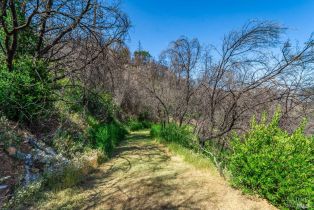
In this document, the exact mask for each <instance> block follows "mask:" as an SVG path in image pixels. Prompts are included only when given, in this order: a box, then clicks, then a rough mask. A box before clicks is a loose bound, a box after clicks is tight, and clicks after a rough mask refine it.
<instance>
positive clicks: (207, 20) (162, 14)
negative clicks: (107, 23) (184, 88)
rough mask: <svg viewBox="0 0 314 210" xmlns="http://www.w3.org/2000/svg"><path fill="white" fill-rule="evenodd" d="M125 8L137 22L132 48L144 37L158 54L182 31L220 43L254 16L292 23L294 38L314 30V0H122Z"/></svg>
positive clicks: (303, 37)
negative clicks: (231, 31)
mask: <svg viewBox="0 0 314 210" xmlns="http://www.w3.org/2000/svg"><path fill="white" fill-rule="evenodd" d="M122 9H123V10H124V11H125V12H126V13H127V14H128V15H129V17H130V19H131V21H132V24H133V28H132V29H131V30H130V40H129V41H128V42H127V43H128V45H129V46H130V48H131V50H132V51H134V50H136V49H137V47H138V41H139V40H140V41H141V44H142V47H143V49H145V50H148V51H149V52H150V53H151V54H152V55H153V56H154V57H158V55H159V53H160V52H161V51H162V50H163V49H165V48H166V47H167V46H168V43H169V42H170V41H173V40H175V39H177V38H179V37H180V36H181V35H185V36H187V37H189V38H198V39H199V40H200V42H201V43H202V44H215V45H218V46H219V43H221V40H222V38H223V35H224V34H225V33H227V32H228V31H230V30H233V29H237V28H239V27H241V26H242V25H243V24H244V23H246V22H247V21H248V20H252V19H259V20H273V21H276V22H279V23H281V24H283V25H285V26H287V27H289V28H290V29H289V31H288V33H287V36H288V37H289V38H290V39H291V40H292V41H296V40H299V41H300V42H304V41H305V40H306V39H307V38H308V37H309V36H310V34H311V33H312V32H314V0H122Z"/></svg>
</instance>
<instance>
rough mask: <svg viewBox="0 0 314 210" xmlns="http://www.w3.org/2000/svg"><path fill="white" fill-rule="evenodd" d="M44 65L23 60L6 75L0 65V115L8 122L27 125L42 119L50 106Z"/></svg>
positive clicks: (48, 87)
mask: <svg viewBox="0 0 314 210" xmlns="http://www.w3.org/2000/svg"><path fill="white" fill-rule="evenodd" d="M46 66H47V65H46V64H45V63H44V62H42V61H33V60H32V59H31V58H29V57H24V58H21V59H19V60H17V61H16V63H15V66H14V70H13V71H9V70H8V69H7V67H6V65H5V64H3V63H2V64H0V90H1V91H0V111H2V112H3V113H4V114H5V116H6V117H7V118H8V119H9V120H15V121H17V120H20V121H27V122H31V121H33V120H37V119H39V117H44V116H45V114H47V110H48V109H49V108H51V105H52V98H53V97H52V87H51V85H50V84H49V75H48V74H47V69H46Z"/></svg>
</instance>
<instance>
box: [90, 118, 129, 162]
mask: <svg viewBox="0 0 314 210" xmlns="http://www.w3.org/2000/svg"><path fill="white" fill-rule="evenodd" d="M89 133H90V139H91V144H92V146H93V147H94V148H99V149H101V150H103V151H104V152H105V153H106V154H107V155H108V156H111V155H112V152H113V150H114V148H115V146H117V144H118V143H119V142H121V141H122V140H123V139H124V138H125V135H126V134H127V131H126V130H125V129H124V127H123V126H122V125H120V124H119V123H116V122H113V123H110V124H97V125H94V126H93V127H92V128H91V129H90V131H89Z"/></svg>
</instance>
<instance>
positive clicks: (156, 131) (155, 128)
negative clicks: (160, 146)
mask: <svg viewBox="0 0 314 210" xmlns="http://www.w3.org/2000/svg"><path fill="white" fill-rule="evenodd" d="M160 133H161V125H159V124H155V125H152V127H151V129H150V136H151V137H153V138H159V137H160Z"/></svg>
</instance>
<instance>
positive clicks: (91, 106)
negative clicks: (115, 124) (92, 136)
mask: <svg viewBox="0 0 314 210" xmlns="http://www.w3.org/2000/svg"><path fill="white" fill-rule="evenodd" d="M62 85H63V84H61V86H62ZM63 99H64V100H66V101H68V104H69V111H74V112H87V113H88V114H89V115H92V116H93V117H95V118H96V119H97V120H98V121H101V122H102V123H110V122H112V121H113V120H114V118H115V115H116V113H117V112H118V107H117V106H116V105H115V104H114V102H113V100H112V97H111V96H110V95H109V94H106V93H96V92H93V91H89V90H87V89H86V88H84V87H82V86H80V85H74V86H71V87H69V88H66V89H65V90H64V92H63Z"/></svg>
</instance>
